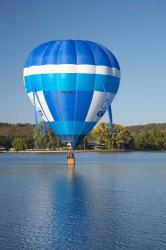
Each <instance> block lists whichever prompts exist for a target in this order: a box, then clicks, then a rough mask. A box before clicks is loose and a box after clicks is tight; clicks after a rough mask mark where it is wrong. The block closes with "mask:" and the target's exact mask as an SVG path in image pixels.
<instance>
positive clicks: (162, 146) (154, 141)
mask: <svg viewBox="0 0 166 250" xmlns="http://www.w3.org/2000/svg"><path fill="white" fill-rule="evenodd" d="M42 130H43V129H42V125H41V124H39V131H38V135H34V125H32V124H8V123H0V147H5V148H6V149H10V148H11V147H13V148H14V150H15V151H19V150H26V149H34V148H36V149H50V150H53V149H59V148H62V147H64V146H66V143H63V142H62V141H60V140H59V139H58V137H57V136H56V135H54V133H53V132H52V130H51V129H50V128H48V127H47V129H46V135H45V136H43V132H42ZM89 144H93V145H99V146H102V148H106V149H111V150H166V124H165V123H164V124H149V125H139V126H130V127H124V126H122V125H119V124H116V125H114V126H113V133H112V134H110V126H109V124H108V123H104V122H102V123H99V124H98V125H97V126H96V127H95V128H94V129H93V130H92V131H91V132H90V133H89V134H88V135H87V136H86V137H85V138H84V139H83V140H82V142H81V143H80V145H79V149H84V148H88V145H89Z"/></svg>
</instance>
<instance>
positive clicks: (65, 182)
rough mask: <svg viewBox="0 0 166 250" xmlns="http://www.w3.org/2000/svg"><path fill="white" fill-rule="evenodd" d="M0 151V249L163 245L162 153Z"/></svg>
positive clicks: (165, 186) (165, 167)
mask: <svg viewBox="0 0 166 250" xmlns="http://www.w3.org/2000/svg"><path fill="white" fill-rule="evenodd" d="M76 158H77V163H76V168H75V171H74V172H72V171H68V169H67V166H66V165H65V163H66V159H65V155H64V154H0V249H2V250H6V249H9V250H12V249H17V250H19V249H21V250H22V249H35V250H37V249H44V250H45V249H48V250H49V249H65V250H66V249H72V250H75V249H76V250H77V249H95V250H97V249H113V250H114V249H120V250H121V249H127V250H130V249H132V250H137V249H145V250H153V249H154V250H160V249H166V153H150V152H149V153H115V154H106V153H77V154H76Z"/></svg>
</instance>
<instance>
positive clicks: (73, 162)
mask: <svg viewBox="0 0 166 250" xmlns="http://www.w3.org/2000/svg"><path fill="white" fill-rule="evenodd" d="M67 164H68V166H69V167H72V166H73V167H74V166H75V157H73V158H69V159H67Z"/></svg>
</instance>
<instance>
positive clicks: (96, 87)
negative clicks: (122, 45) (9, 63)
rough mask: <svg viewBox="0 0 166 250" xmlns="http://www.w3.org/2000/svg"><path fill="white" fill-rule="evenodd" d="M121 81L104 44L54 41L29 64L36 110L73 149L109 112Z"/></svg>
mask: <svg viewBox="0 0 166 250" xmlns="http://www.w3.org/2000/svg"><path fill="white" fill-rule="evenodd" d="M119 83H120V67H119V64H118V61H117V59H116V58H115V56H114V55H113V54H112V53H111V51H109V50H108V49H107V48H105V47H104V46H102V45H101V44H98V43H95V42H91V41H83V40H57V41H50V42H47V43H44V44H41V45H39V46H38V47H36V48H35V49H34V50H33V51H32V52H31V54H30V55H29V56H28V58H27V60H26V62H25V66H24V84H25V90H26V93H27V94H28V96H29V98H30V100H31V102H32V104H33V105H34V108H35V110H36V111H37V112H39V113H40V115H41V117H42V118H43V120H44V121H45V123H47V124H48V126H49V127H50V128H51V129H52V130H53V132H54V133H55V134H56V135H57V136H58V137H59V138H60V139H61V140H63V141H66V142H67V143H70V145H71V148H72V149H73V150H74V149H76V147H77V146H78V145H79V143H80V141H81V139H82V138H83V137H84V136H86V135H87V134H88V133H89V132H90V131H91V129H92V128H93V127H94V126H95V125H96V124H97V122H98V121H99V120H100V118H101V117H102V116H103V115H104V113H105V112H106V111H108V113H109V118H110V124H111V125H112V112H111V102H112V100H113V98H114V96H115V95H116V93H117V91H118V88H119Z"/></svg>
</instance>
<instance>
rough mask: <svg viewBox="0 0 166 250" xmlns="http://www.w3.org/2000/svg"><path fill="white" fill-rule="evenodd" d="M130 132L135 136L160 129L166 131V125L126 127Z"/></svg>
mask: <svg viewBox="0 0 166 250" xmlns="http://www.w3.org/2000/svg"><path fill="white" fill-rule="evenodd" d="M126 128H127V129H129V131H130V132H132V133H133V134H137V133H141V132H143V131H150V130H154V129H160V130H163V131H166V123H149V124H145V125H134V126H126Z"/></svg>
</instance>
